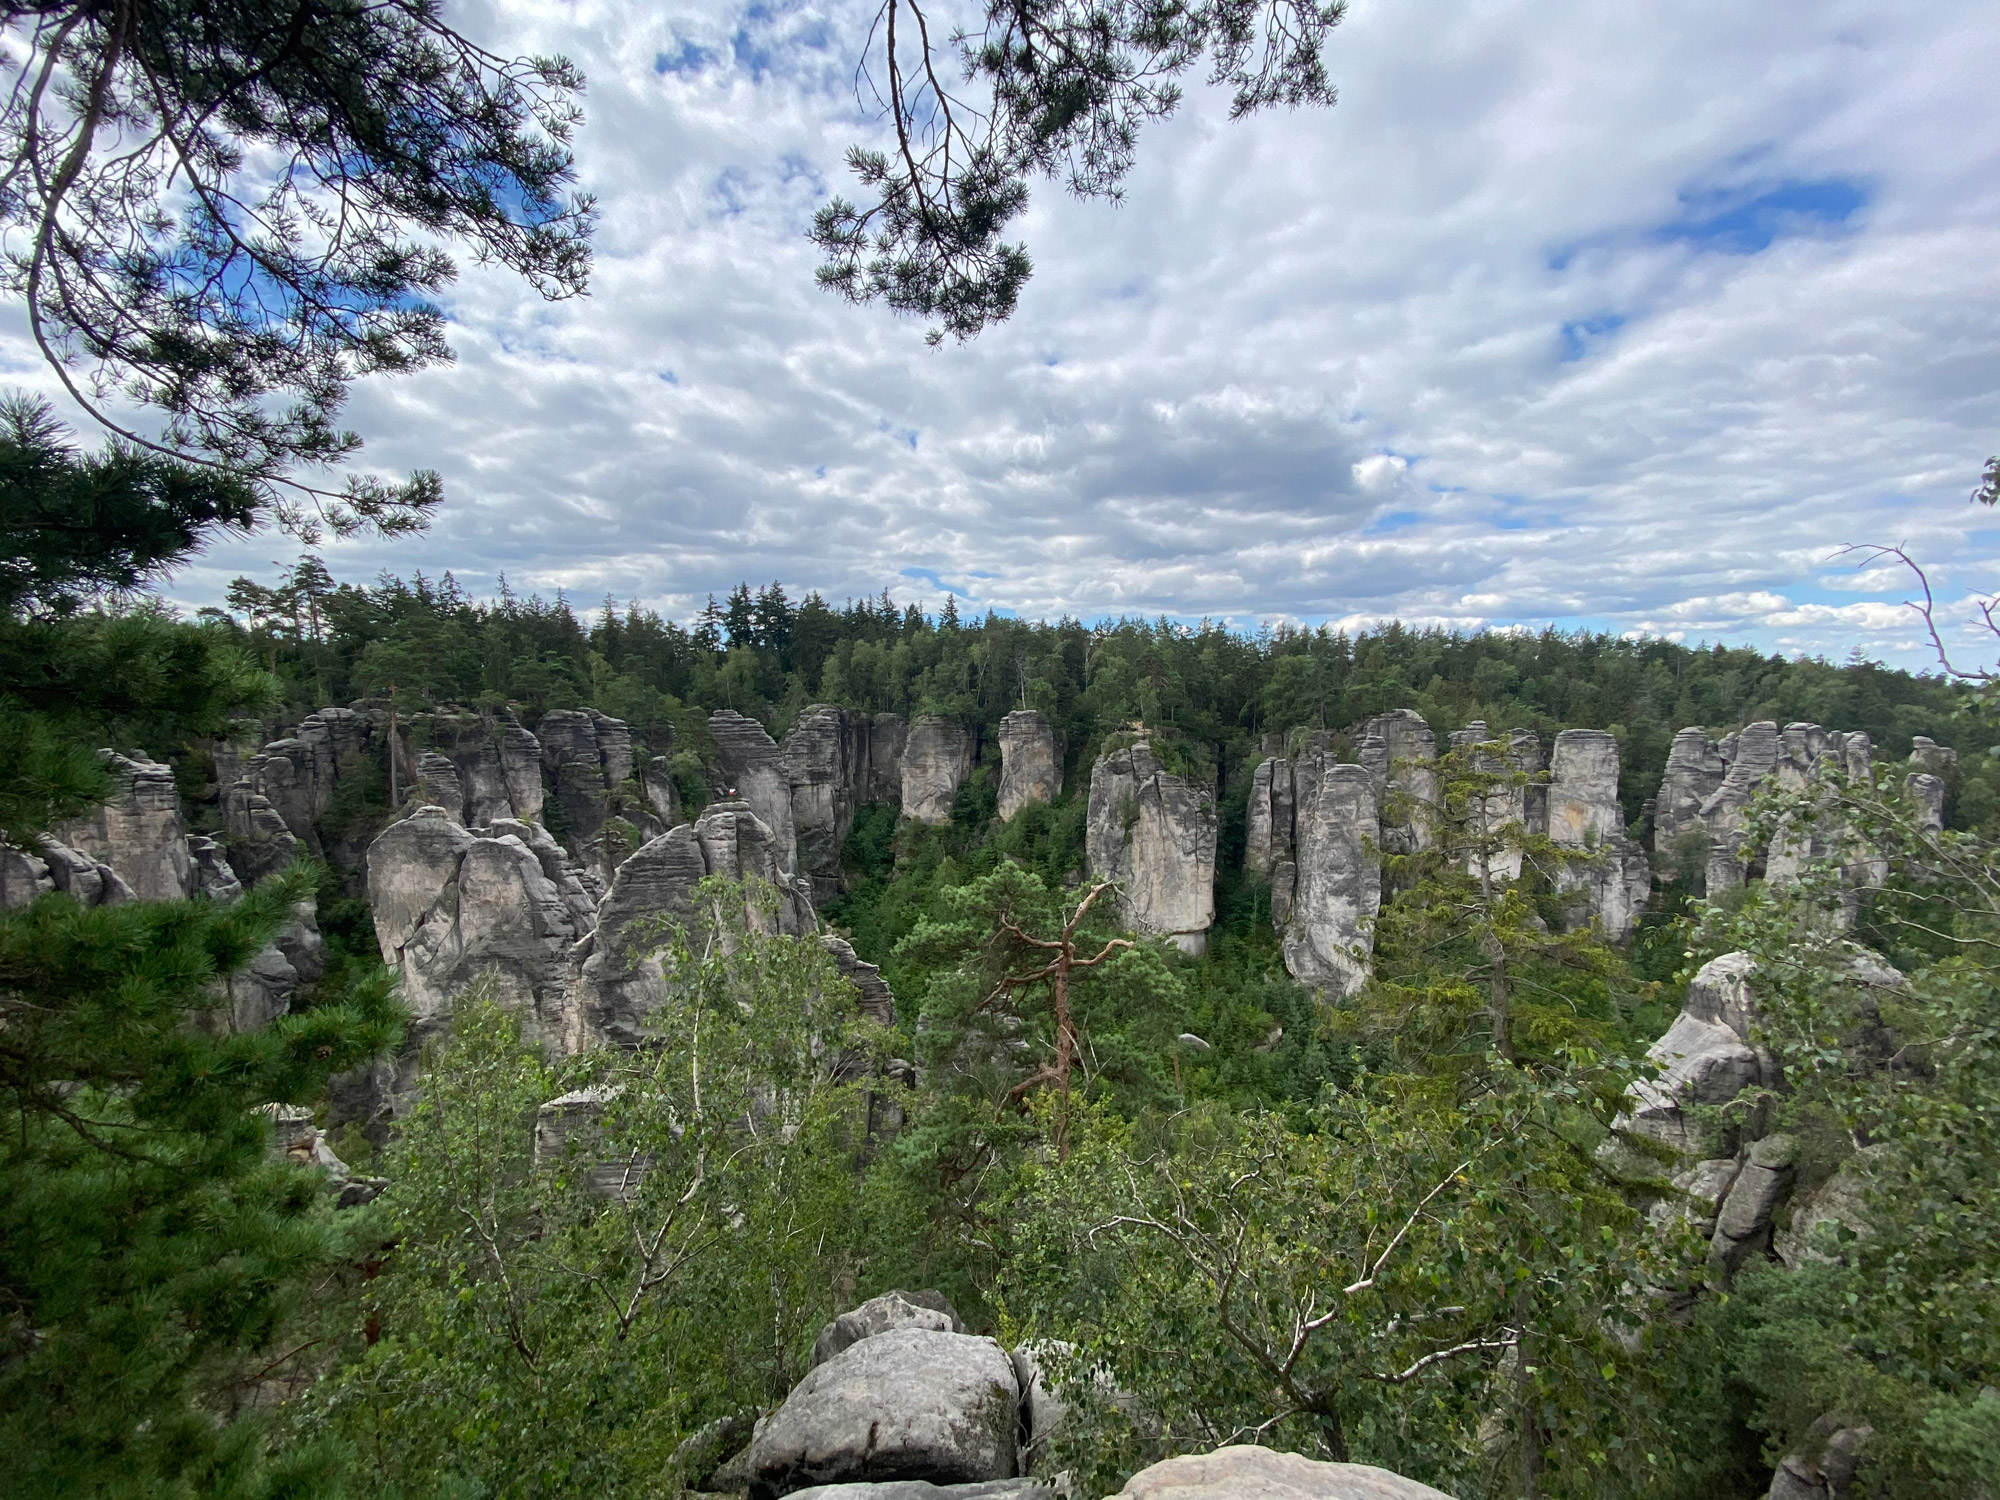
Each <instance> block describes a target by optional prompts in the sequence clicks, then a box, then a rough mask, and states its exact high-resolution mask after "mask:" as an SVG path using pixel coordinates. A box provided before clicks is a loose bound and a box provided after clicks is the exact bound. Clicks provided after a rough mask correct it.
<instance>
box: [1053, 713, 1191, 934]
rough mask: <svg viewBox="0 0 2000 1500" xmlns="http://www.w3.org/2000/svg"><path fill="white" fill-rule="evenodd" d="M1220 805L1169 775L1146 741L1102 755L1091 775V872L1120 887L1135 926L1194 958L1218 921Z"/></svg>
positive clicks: (1128, 918)
mask: <svg viewBox="0 0 2000 1500" xmlns="http://www.w3.org/2000/svg"><path fill="white" fill-rule="evenodd" d="M1215 835H1216V816H1215V798H1214V796H1213V794H1212V793H1210V792H1209V791H1208V790H1207V789H1206V788H1203V787H1196V786H1194V785H1192V784H1190V783H1189V782H1188V781H1186V780H1184V779H1183V778H1182V777H1179V776H1175V775H1172V774H1170V773H1169V772H1167V771H1166V770H1165V769H1164V768H1163V767H1162V766H1161V765H1160V761H1159V757H1158V756H1156V755H1155V754H1154V753H1153V749H1152V746H1151V745H1150V744H1148V743H1147V742H1146V741H1145V740H1140V741H1138V742H1137V743H1135V744H1133V745H1131V746H1130V747H1129V748H1126V749H1123V750H1113V751H1110V752H1109V753H1107V754H1105V755H1102V756H1099V757H1098V760H1097V764H1096V765H1095V766H1094V767H1092V768H1091V773H1090V801H1089V805H1088V808H1087V810H1086V813H1085V828H1084V849H1085V853H1086V855H1087V857H1088V859H1089V861H1090V868H1091V872H1092V873H1093V874H1095V875H1096V876H1098V877H1099V878H1100V879H1104V880H1115V881H1117V882H1119V885H1120V887H1121V890H1120V897H1119V901H1120V910H1121V912H1122V913H1123V917H1124V920H1125V922H1126V924H1127V925H1128V926H1130V927H1131V928H1133V929H1134V930H1135V931H1137V932H1141V933H1144V934H1147V935H1149V936H1157V937H1168V938H1172V939H1173V941H1174V943H1175V944H1176V946H1178V947H1179V948H1180V949H1181V950H1182V951H1183V952H1185V953H1188V954H1199V953H1200V952H1201V951H1202V950H1203V949H1204V948H1206V947H1207V946H1208V929H1209V926H1210V924H1211V923H1213V922H1214V921H1215Z"/></svg>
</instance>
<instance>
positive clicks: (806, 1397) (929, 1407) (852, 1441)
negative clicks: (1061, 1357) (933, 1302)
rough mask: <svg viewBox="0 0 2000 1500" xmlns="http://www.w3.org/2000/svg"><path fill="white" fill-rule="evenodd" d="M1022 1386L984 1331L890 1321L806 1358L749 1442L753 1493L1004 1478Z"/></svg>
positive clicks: (1012, 1453) (1013, 1455) (1010, 1471)
mask: <svg viewBox="0 0 2000 1500" xmlns="http://www.w3.org/2000/svg"><path fill="white" fill-rule="evenodd" d="M1019 1403H1020V1392H1019V1389H1018V1387H1017V1386H1016V1384H1015V1379H1014V1366H1013V1362H1012V1361H1011V1360H1009V1359H1008V1358H1007V1355H1006V1352H1005V1351H1004V1350H1002V1349H1001V1347H1000V1346H999V1345H998V1344H996V1343H994V1342H993V1340H992V1339H988V1338H974V1337H971V1336H969V1335H966V1334H962V1333H948V1332H942V1331H940V1330H937V1329H933V1328H918V1327H907V1326H905V1327H895V1328H890V1329H888V1330H886V1331H884V1332H881V1333H877V1334H875V1335H874V1336H873V1337H870V1338H863V1339H861V1340H860V1341H859V1342H857V1343H854V1344H852V1345H850V1346H849V1347H848V1348H846V1349H844V1350H843V1351H841V1352H840V1353H839V1354H836V1355H834V1356H833V1357H831V1358H830V1359H828V1360H827V1361H826V1362H825V1363H823V1364H820V1365H817V1366H815V1367H814V1368H813V1369H812V1370H811V1371H809V1372H808V1373H807V1375H806V1377H805V1378H804V1379H803V1380H801V1381H800V1382H799V1383H798V1384H797V1385H796V1386H794V1387H793V1388H792V1393H791V1394H790V1395H789V1396H787V1397H786V1398H785V1403H784V1405H783V1406H781V1407H779V1408H778V1410H777V1411H776V1412H775V1413H773V1414H772V1416H771V1417H770V1418H769V1419H768V1420H767V1421H766V1422H765V1423H764V1424H763V1426H762V1427H761V1429H760V1430H759V1431H758V1433H757V1436H756V1437H755V1439H753V1440H752V1442H751V1444H750V1450H749V1454H748V1464H747V1466H748V1469H749V1474H750V1480H751V1489H750V1493H751V1495H752V1496H753V1497H758V1496H767V1497H776V1496H782V1495H788V1494H791V1493H793V1492H794V1491H796V1490H800V1489H804V1488H806V1487H808V1486H813V1485H827V1484H851V1483H855V1482H870V1483H880V1482H882V1481H893V1480H904V1479H920V1480H928V1481H930V1482H931V1483H933V1484H939V1485H950V1484H969V1483H978V1482H980V1481H985V1480H996V1479H1012V1478H1013V1477H1014V1476H1015V1471H1016V1465H1017V1461H1018V1453H1017V1447H1016V1444H1017V1441H1018V1435H1017V1433H1018V1425H1019V1420H1020V1419H1019Z"/></svg>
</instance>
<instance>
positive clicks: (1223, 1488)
mask: <svg viewBox="0 0 2000 1500" xmlns="http://www.w3.org/2000/svg"><path fill="white" fill-rule="evenodd" d="M1116 1500H1450V1497H1448V1496H1447V1495H1446V1494H1445V1493H1444V1491H1442V1490H1434V1489H1432V1488H1431V1487H1430V1486H1429V1485H1427V1484H1418V1483H1417V1482H1416V1481H1415V1480H1414V1479H1405V1478H1404V1477H1403V1476H1402V1475H1400V1474H1395V1473H1391V1472H1390V1471H1389V1470H1387V1469H1378V1468H1376V1467H1374V1465H1372V1464H1329V1463H1318V1462H1315V1461H1314V1460H1312V1459H1310V1458H1303V1457H1301V1456H1300V1455H1299V1454H1296V1453H1275V1452H1273V1451H1272V1450H1271V1449H1269V1448H1253V1447H1250V1446H1249V1445H1247V1444H1237V1445H1235V1446H1232V1447H1228V1448H1218V1449H1216V1450H1215V1451H1214V1452H1213V1453H1203V1454H1193V1453H1190V1454H1185V1455H1183V1456H1182V1457H1180V1458H1170V1459H1167V1460H1166V1461H1165V1462H1164V1463H1157V1464H1154V1465H1153V1466H1152V1467H1151V1468H1147V1469H1141V1470H1140V1471H1139V1472H1138V1473H1136V1474H1134V1475H1133V1476H1132V1477H1131V1478H1130V1479H1128V1480H1126V1481H1125V1488H1124V1489H1122V1490H1120V1491H1119V1492H1118V1496H1117V1497H1116Z"/></svg>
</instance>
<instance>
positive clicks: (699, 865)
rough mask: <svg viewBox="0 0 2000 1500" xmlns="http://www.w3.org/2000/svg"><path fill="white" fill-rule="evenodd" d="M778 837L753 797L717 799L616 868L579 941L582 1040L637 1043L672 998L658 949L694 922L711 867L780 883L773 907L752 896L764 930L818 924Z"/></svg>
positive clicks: (750, 912) (804, 929)
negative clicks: (783, 860) (673, 928)
mask: <svg viewBox="0 0 2000 1500" xmlns="http://www.w3.org/2000/svg"><path fill="white" fill-rule="evenodd" d="M776 842H777V841H776V840H775V839H774V838H773V837H772V834H771V830H770V828H769V827H768V826H767V825H766V824H765V823H764V822H763V820H762V819H760V818H759V817H757V815H756V814H755V813H753V812H752V811H751V810H750V807H749V805H748V804H747V803H744V802H740V801H725V802H716V803H712V804H710V806H709V807H708V808H707V809H706V810H705V811H704V812H703V813H702V815H701V817H700V819H699V820H697V821H696V822H694V823H691V824H689V823H683V824H682V825H681V826H680V827H678V828H672V829H669V830H668V831H667V832H665V833H663V834H661V835H660V836H659V837H658V838H655V839H651V840H649V841H648V842H647V843H645V844H644V845H642V846H641V847H640V849H639V850H638V852H636V853H635V854H633V855H632V857H631V858H630V859H627V860H626V861H625V862H624V863H623V864H621V865H620V866H619V867H618V870H617V873H616V874H615V875H614V876H613V877H612V881H611V889H610V890H609V891H608V892H606V893H605V896H604V900H603V901H602V902H601V903H600V904H599V906H598V910H597V922H596V929H595V931H594V932H592V933H591V934H590V935H589V936H588V938H587V939H586V940H585V941H584V942H582V943H581V944H580V945H579V946H578V948H577V956H578V957H579V958H580V959H581V960H582V967H581V969H580V970H579V972H578V975H577V982H576V987H575V998H576V1012H575V1023H576V1027H577V1033H576V1038H577V1040H576V1043H575V1045H577V1046H587V1045H592V1044H596V1043H607V1042H608V1043H614V1044H617V1045H621V1046H630V1045H634V1044H636V1043H637V1042H639V1041H640V1039H641V1038H642V1037H643V1036H644V1034H645V1020H646V1017H647V1016H648V1015H649V1014H651V1012H652V1011H653V1010H655V1009H656V1008H658V1006H659V1005H660V1003H661V1002H662V1000H664V999H665V996H666V991H665V984H666V980H665V978H664V976H663V974H662V972H661V968H660V961H659V957H658V949H659V946H660V944H661V943H662V942H663V941H664V939H665V936H666V934H665V931H664V927H665V925H666V924H669V923H680V924H682V925H691V924H692V923H693V920H694V915H695V913H694V894H695V887H696V886H697V885H698V884H700V882H701V881H702V880H704V879H706V878H707V877H709V876H711V875H719V876H723V877H725V878H727V879H730V880H739V881H740V880H746V879H751V878H754V879H757V880H761V881H763V882H765V883H766V884H767V885H769V886H771V887H772V888H773V889H775V890H776V892H777V895H778V904H777V910H776V912H775V913H766V912H765V911H764V910H763V909H762V907H761V906H760V905H759V904H758V903H757V902H756V901H755V900H754V898H753V899H751V900H749V901H748V902H747V903H746V907H745V913H744V914H745V918H746V920H747V921H749V923H750V924H751V926H752V927H753V928H755V929H759V930H771V931H776V932H781V933H788V934H792V935H799V934H803V933H808V932H810V931H812V929H813V928H814V927H815V926H816V925H817V921H818V919H817V917H816V916H815V915H814V913H813V909H812V903H811V901H810V900H809V899H808V897H807V896H806V894H805V892H804V891H803V890H802V889H801V885H802V882H801V881H799V880H798V879H797V878H796V877H793V876H791V875H788V874H787V873H785V872H784V871H783V870H781V869H780V868H779V866H778V862H777V849H776Z"/></svg>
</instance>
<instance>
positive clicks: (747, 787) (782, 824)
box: [708, 708, 799, 874]
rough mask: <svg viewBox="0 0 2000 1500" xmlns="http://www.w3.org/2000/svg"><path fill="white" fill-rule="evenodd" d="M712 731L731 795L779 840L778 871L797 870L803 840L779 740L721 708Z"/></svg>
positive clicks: (710, 725)
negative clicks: (793, 819) (796, 822)
mask: <svg viewBox="0 0 2000 1500" xmlns="http://www.w3.org/2000/svg"><path fill="white" fill-rule="evenodd" d="M708 732H709V733H710V734H711V735H713V736H714V738H715V752H716V756H717V758H718V759H719V760H720V761H721V763H722V771H723V775H724V776H725V777H726V778H727V779H728V782H729V792H730V796H731V797H733V798H734V799H735V800H737V801H740V802H743V803H745V804H747V805H748V806H749V809H750V811H751V812H753V813H755V814H756V816H757V818H758V820H759V821H760V822H762V823H763V825H764V827H765V828H766V829H768V830H769V832H770V836H771V837H772V838H773V839H774V840H776V849H777V861H778V868H780V869H781V870H783V871H785V872H786V873H787V874H790V873H792V872H793V871H794V870H796V869H797V868H798V859H799V857H798V836H797V832H796V830H795V827H794V825H793V822H792V785H791V778H790V777H789V776H788V775H787V774H786V770H785V761H784V756H783V755H782V754H781V753H780V752H779V750H778V744H777V741H775V740H773V739H772V738H771V736H770V735H769V734H768V733H766V732H765V729H764V726H763V725H762V724H759V723H758V722H757V721H756V720H755V719H747V718H745V717H744V716H743V715H742V714H739V713H737V712H736V711H735V710H734V709H728V708H721V709H717V710H716V711H715V712H714V713H712V714H710V715H709V716H708Z"/></svg>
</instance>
